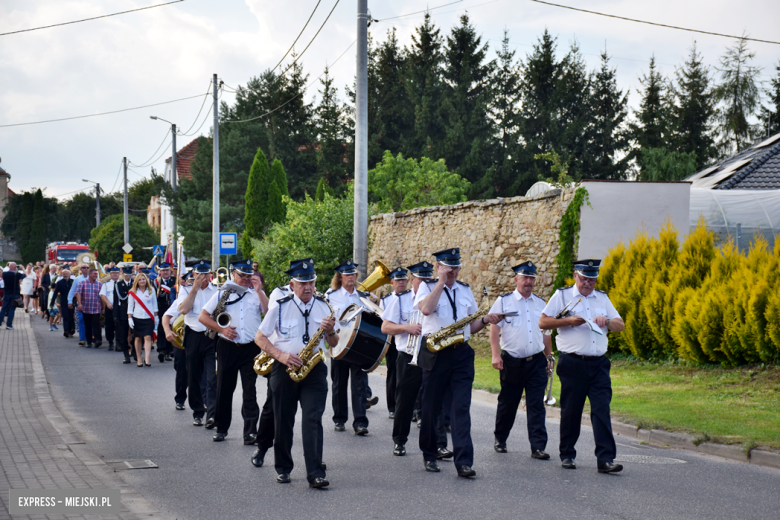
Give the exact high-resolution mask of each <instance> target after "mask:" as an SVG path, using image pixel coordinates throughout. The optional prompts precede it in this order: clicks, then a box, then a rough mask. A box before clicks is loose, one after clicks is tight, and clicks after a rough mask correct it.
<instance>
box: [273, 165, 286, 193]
mask: <svg viewBox="0 0 780 520" xmlns="http://www.w3.org/2000/svg"><path fill="white" fill-rule="evenodd" d="M271 174H272V177H273V179H274V181H276V185H277V186H279V191H280V193H281V194H282V195H284V196H285V197H289V196H290V190H289V189H288V187H287V173H286V172H285V171H284V166H283V165H282V161H280V160H279V159H274V162H273V164H271Z"/></svg>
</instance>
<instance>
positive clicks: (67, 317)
mask: <svg viewBox="0 0 780 520" xmlns="http://www.w3.org/2000/svg"><path fill="white" fill-rule="evenodd" d="M60 313H61V314H62V333H63V334H65V333H67V334H69V335H71V336H72V335H73V333H74V332H76V322H75V320H74V319H73V309H68V304H67V303H66V304H65V305H62V304H60Z"/></svg>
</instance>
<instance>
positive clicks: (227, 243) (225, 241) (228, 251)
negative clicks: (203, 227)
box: [219, 233, 238, 255]
mask: <svg viewBox="0 0 780 520" xmlns="http://www.w3.org/2000/svg"><path fill="white" fill-rule="evenodd" d="M219 254H220V255H237V254H238V233H220V234H219Z"/></svg>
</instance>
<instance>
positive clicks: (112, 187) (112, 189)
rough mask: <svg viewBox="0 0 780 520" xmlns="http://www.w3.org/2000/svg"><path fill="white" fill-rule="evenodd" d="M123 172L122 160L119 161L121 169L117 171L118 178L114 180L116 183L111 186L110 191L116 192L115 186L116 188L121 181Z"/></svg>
mask: <svg viewBox="0 0 780 520" xmlns="http://www.w3.org/2000/svg"><path fill="white" fill-rule="evenodd" d="M121 174H122V161H119V169H118V170H117V172H116V180H115V181H114V185H113V186H111V191H109V193H114V188H116V184H117V183H118V182H119V176H120V175H121Z"/></svg>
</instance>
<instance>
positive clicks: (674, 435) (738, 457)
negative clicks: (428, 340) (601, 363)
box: [373, 366, 780, 469]
mask: <svg viewBox="0 0 780 520" xmlns="http://www.w3.org/2000/svg"><path fill="white" fill-rule="evenodd" d="M373 373H374V374H376V375H381V376H387V367H385V366H380V367H377V369H376V370H375V371H374V372H373ZM471 399H472V400H473V401H479V402H482V403H487V404H498V394H493V393H490V392H488V391H487V390H482V389H480V388H474V389H472V391H471ZM523 404H524V402H523V401H521V403H520V407H521V409H522V408H523ZM545 409H546V412H547V418H548V419H560V418H561V409H560V408H559V407H555V406H545ZM582 424H583V425H584V426H591V423H590V416H588V415H583V416H582ZM612 431H613V432H615V433H618V434H620V435H625V436H626V437H631V438H634V439H639V440H640V441H642V442H646V443H648V444H652V445H653V446H659V447H661V448H676V449H681V450H689V451H695V452H698V453H704V454H706V455H714V456H716V457H722V458H724V459H729V460H733V461H737V462H745V463H750V464H754V465H756V466H766V467H768V468H774V469H780V453H774V452H771V451H764V450H758V449H754V450H751V451H750V454H749V455H745V452H744V450H743V449H742V447H741V446H734V445H728V444H718V443H714V442H702V443H699V444H698V445H696V442H695V441H696V437H694V436H692V435H689V434H687V433H685V432H668V431H666V430H657V429H653V430H646V429H644V428H639V427H637V426H634V425H633V424H627V423H623V422H620V421H616V420H614V419H612Z"/></svg>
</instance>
